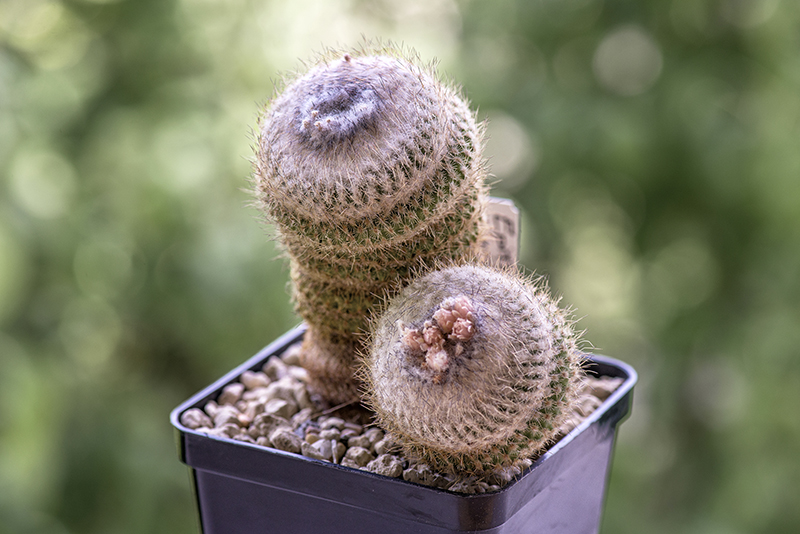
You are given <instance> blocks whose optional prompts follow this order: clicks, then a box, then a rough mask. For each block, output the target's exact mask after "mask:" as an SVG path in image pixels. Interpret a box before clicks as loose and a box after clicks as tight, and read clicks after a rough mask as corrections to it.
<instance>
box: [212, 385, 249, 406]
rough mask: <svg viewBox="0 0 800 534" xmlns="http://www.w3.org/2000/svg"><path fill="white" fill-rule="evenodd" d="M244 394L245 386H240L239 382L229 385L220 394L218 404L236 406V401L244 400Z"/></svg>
mask: <svg viewBox="0 0 800 534" xmlns="http://www.w3.org/2000/svg"><path fill="white" fill-rule="evenodd" d="M242 393H244V384H240V383H239V382H234V383H233V384H228V385H227V386H225V387H224V388H222V393H220V395H219V398H217V403H218V404H236V401H238V400H239V399H241V398H242Z"/></svg>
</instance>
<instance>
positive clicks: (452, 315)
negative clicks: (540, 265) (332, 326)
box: [362, 265, 581, 474]
mask: <svg viewBox="0 0 800 534" xmlns="http://www.w3.org/2000/svg"><path fill="white" fill-rule="evenodd" d="M576 343H577V336H576V334H575V333H574V331H573V328H572V322H571V320H570V319H569V317H568V315H567V313H566V312H564V311H563V310H561V309H560V308H559V307H558V306H557V303H556V302H555V301H554V300H553V299H552V298H551V297H550V295H549V293H548V291H547V289H546V288H545V287H543V286H541V285H536V284H535V283H534V282H531V281H529V280H527V279H524V278H522V277H521V276H520V275H518V274H516V273H512V272H511V271H501V270H497V269H494V268H489V267H485V266H479V265H462V266H455V267H448V268H445V269H442V270H439V271H434V272H431V273H429V274H427V275H425V276H423V277H421V278H419V279H417V280H415V281H414V282H413V283H411V284H410V285H409V286H408V287H406V288H405V289H404V290H403V291H401V292H400V293H399V294H398V295H397V296H396V297H394V299H392V300H391V301H390V302H389V305H388V307H387V309H386V311H385V313H384V314H383V315H382V316H381V317H380V319H378V321H377V323H376V325H375V330H374V332H373V338H372V341H371V344H370V353H369V356H368V357H366V358H365V361H364V368H363V369H362V373H363V376H364V381H365V384H366V386H367V396H366V397H367V402H368V404H369V405H370V406H371V407H372V408H373V409H374V410H375V412H376V413H377V416H378V422H379V424H380V425H381V426H382V427H383V428H384V429H385V430H387V431H389V432H391V433H392V434H393V435H394V437H395V439H396V440H397V441H398V442H399V443H401V444H402V445H403V447H404V449H405V452H406V454H407V455H409V456H411V457H416V458H420V459H422V460H423V461H425V462H426V463H428V464H430V465H431V466H432V467H434V468H436V469H440V470H442V471H448V472H454V473H458V474H465V473H466V474H485V473H488V472H491V471H494V470H495V469H498V468H502V467H506V466H508V465H510V464H512V463H513V462H514V461H515V460H517V459H522V458H527V457H531V456H533V455H535V454H537V453H539V452H541V451H542V450H543V449H544V447H546V446H547V445H548V444H549V442H550V441H551V440H552V439H553V438H554V437H555V436H556V434H557V431H558V428H559V426H560V424H561V422H562V420H563V419H564V418H565V417H566V416H567V415H568V414H569V411H570V409H571V407H572V406H571V403H572V402H573V400H574V397H575V395H576V392H577V387H578V380H579V378H578V377H579V376H580V366H581V356H580V354H579V351H578V349H577V347H576Z"/></svg>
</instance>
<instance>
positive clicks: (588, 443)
mask: <svg viewBox="0 0 800 534" xmlns="http://www.w3.org/2000/svg"><path fill="white" fill-rule="evenodd" d="M304 330H305V329H304V327H303V326H299V327H297V328H295V329H293V330H291V331H289V332H288V333H286V334H284V335H283V336H282V337H280V338H279V339H278V340H276V341H275V342H274V343H271V344H270V345H268V346H267V347H265V348H264V349H263V350H261V351H260V352H259V353H258V354H256V355H255V356H254V357H252V358H251V359H249V360H248V361H246V362H245V363H243V364H242V365H240V366H239V367H237V368H235V369H234V370H232V371H231V372H229V373H228V374H226V375H225V376H223V377H222V378H220V379H219V380H217V381H216V382H214V383H213V384H211V385H210V386H208V387H207V388H205V389H204V390H202V391H200V392H199V393H197V394H196V395H194V396H193V397H191V398H190V399H189V400H187V401H186V402H184V403H183V404H181V405H180V406H178V407H177V408H175V410H173V411H172V414H171V416H170V418H171V421H172V424H173V426H174V427H175V430H176V437H177V442H178V454H179V455H180V459H181V461H183V462H184V463H185V464H186V465H188V466H189V468H190V473H191V476H192V480H193V483H194V491H195V497H196V500H197V506H198V511H199V516H200V525H201V529H202V532H203V533H204V534H221V533H247V534H254V533H273V532H274V533H281V534H291V533H297V534H312V533H316V532H331V533H346V534H361V533H364V534H367V533H369V534H373V533H376V532H379V533H381V534H394V533H397V534H401V533H402V534H409V533H430V534H434V533H435V534H444V533H453V532H481V533H493V534H494V533H515V534H517V533H565V534H566V533H569V534H589V533H596V532H598V530H599V528H600V519H601V515H602V509H603V502H604V500H605V493H606V486H607V483H608V475H609V472H610V464H611V457H612V453H613V448H614V440H615V437H616V429H617V425H618V424H619V423H620V422H621V421H623V420H624V419H625V418H626V417H627V416H628V414H629V413H630V409H631V401H632V395H633V386H634V384H635V383H636V379H637V376H636V372H635V371H634V370H633V368H631V367H630V366H629V365H627V364H625V363H623V362H620V361H617V360H614V359H611V358H607V357H604V356H594V355H590V356H588V363H587V366H586V369H587V371H588V372H590V373H593V374H596V375H598V376H610V377H619V378H622V379H623V380H624V381H623V383H622V384H621V385H620V386H619V387H618V388H617V389H616V390H615V391H614V392H613V393H612V394H611V396H610V397H608V398H607V399H606V400H605V401H604V402H603V403H602V404H601V405H600V406H599V407H598V408H597V409H596V410H595V411H594V412H593V413H592V414H591V415H590V416H589V417H588V418H587V419H586V420H584V421H583V422H582V423H581V424H580V425H578V426H577V427H576V428H575V429H574V430H572V431H571V432H570V433H569V434H567V435H566V436H565V437H563V438H562V439H561V440H560V441H558V442H557V443H556V444H555V445H553V446H552V447H551V448H550V449H549V450H548V451H547V452H546V453H545V454H544V455H542V456H541V457H540V458H539V459H538V460H536V461H535V462H534V463H533V465H532V466H531V467H530V468H528V469H527V470H525V471H524V472H523V473H522V475H521V476H520V477H518V479H517V480H515V481H513V482H511V483H510V484H508V485H506V486H504V487H503V488H501V489H500V490H499V491H495V492H491V493H485V494H480V495H463V494H458V493H453V492H449V491H446V490H441V489H436V488H432V487H428V486H422V485H419V484H414V483H411V482H406V481H404V480H401V479H395V478H389V477H385V476H381V475H376V474H373V473H370V472H367V471H362V470H359V469H353V468H349V467H344V466H340V465H337V464H333V463H330V462H325V461H321V460H314V459H311V458H306V457H304V456H301V455H299V454H293V453H290V452H284V451H280V450H275V449H270V448H266V447H262V446H258V445H253V444H250V443H245V442H241V441H236V440H232V439H224V438H218V437H213V436H209V435H206V434H204V433H202V432H197V431H194V430H191V429H189V428H187V427H185V426H183V425H182V424H181V423H180V415H181V414H182V413H183V412H184V411H186V410H188V409H190V408H200V409H202V407H203V406H204V405H205V404H206V402H208V401H209V400H212V399H216V398H217V396H218V395H219V394H220V392H221V391H222V388H224V387H225V386H226V385H228V384H230V383H232V382H235V381H236V380H237V379H238V378H239V376H240V375H241V374H242V373H243V372H244V371H247V370H259V369H260V368H261V366H262V365H263V364H264V363H265V362H266V361H267V359H269V357H271V356H273V355H280V354H282V353H283V352H284V351H285V350H286V349H287V348H288V347H289V346H291V345H292V344H294V343H296V342H297V341H299V340H301V339H302V336H303V332H304Z"/></svg>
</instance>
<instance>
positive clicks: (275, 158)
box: [255, 48, 486, 403]
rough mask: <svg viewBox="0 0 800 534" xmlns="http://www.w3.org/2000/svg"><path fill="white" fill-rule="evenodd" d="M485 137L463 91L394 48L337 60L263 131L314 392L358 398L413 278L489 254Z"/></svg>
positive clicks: (270, 206) (279, 105)
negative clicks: (381, 327) (373, 339)
mask: <svg viewBox="0 0 800 534" xmlns="http://www.w3.org/2000/svg"><path fill="white" fill-rule="evenodd" d="M482 145H483V141H482V128H481V127H479V125H478V124H477V123H476V121H475V117H474V114H473V112H472V111H470V109H469V107H468V106H467V104H466V102H465V101H464V99H463V98H462V97H461V96H460V95H459V92H458V91H457V90H456V89H455V88H453V87H450V86H448V85H445V84H443V83H441V82H440V81H439V80H438V79H437V77H436V75H435V73H434V72H433V71H432V70H430V69H429V68H424V67H421V66H420V65H419V64H418V63H417V62H416V61H414V60H412V59H410V58H408V57H405V56H404V55H403V54H402V53H401V52H400V51H398V50H395V49H392V48H386V49H381V50H360V51H352V52H348V53H346V54H341V53H340V54H338V55H335V54H330V55H328V56H326V57H324V58H322V59H321V60H320V61H319V62H318V63H317V64H316V65H315V66H313V67H312V68H310V69H309V70H308V71H307V72H305V73H303V74H301V75H298V76H297V77H295V78H294V79H292V80H291V81H290V82H289V83H288V84H287V85H286V87H285V88H284V90H283V91H282V93H281V94H280V95H279V96H277V97H276V98H275V99H274V100H273V101H272V103H271V104H270V105H269V107H268V108H267V110H266V111H265V113H264V115H263V117H262V119H261V121H260V125H259V138H258V147H257V154H256V161H255V186H256V192H257V195H258V198H259V200H260V203H261V205H262V207H263V209H264V210H265V212H266V213H267V215H268V218H269V219H270V220H272V221H273V222H274V223H275V225H276V228H277V231H278V235H279V238H280V241H281V243H282V244H283V246H284V248H285V249H286V252H287V255H288V257H289V259H290V263H291V272H292V282H293V298H294V301H295V305H296V309H297V311H298V312H299V313H300V315H301V316H302V317H303V319H304V320H305V321H306V323H307V324H308V327H309V333H308V335H307V337H306V341H305V347H304V351H303V360H304V365H305V366H306V367H307V369H308V370H309V376H310V380H311V384H312V386H313V387H314V388H315V389H316V390H317V391H319V392H320V393H321V394H322V395H323V396H325V397H327V399H328V400H329V401H331V402H337V403H338V402H349V401H352V400H356V399H358V398H359V391H358V387H359V385H358V382H357V379H356V377H355V376H354V371H355V368H356V359H355V353H356V351H358V350H359V347H360V343H361V342H360V339H361V337H360V334H362V333H363V332H364V331H366V329H367V326H368V322H369V318H370V314H371V312H372V310H373V309H375V308H376V307H377V306H379V304H380V302H381V299H382V298H383V297H384V295H385V294H393V293H394V292H396V291H397V290H398V289H399V288H401V287H403V286H404V285H406V284H407V283H408V281H409V280H410V277H411V275H412V273H418V272H423V271H425V270H427V268H428V266H430V265H433V264H436V263H438V262H441V261H460V260H463V259H464V258H467V257H470V256H474V255H476V254H480V241H481V240H482V239H483V236H484V235H485V232H486V230H485V228H484V225H483V221H482V214H483V206H484V203H485V198H486V191H485V186H484V178H485V170H484V163H483V159H482V156H481V149H482Z"/></svg>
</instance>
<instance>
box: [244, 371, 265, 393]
mask: <svg viewBox="0 0 800 534" xmlns="http://www.w3.org/2000/svg"><path fill="white" fill-rule="evenodd" d="M239 382H241V383H242V384H244V387H245V388H246V389H248V390H253V389H256V388H264V387H267V386H268V385H269V384H270V382H271V380H270V379H269V377H268V376H267V375H266V373H261V372H254V371H245V372H244V373H242V376H241V377H239Z"/></svg>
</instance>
